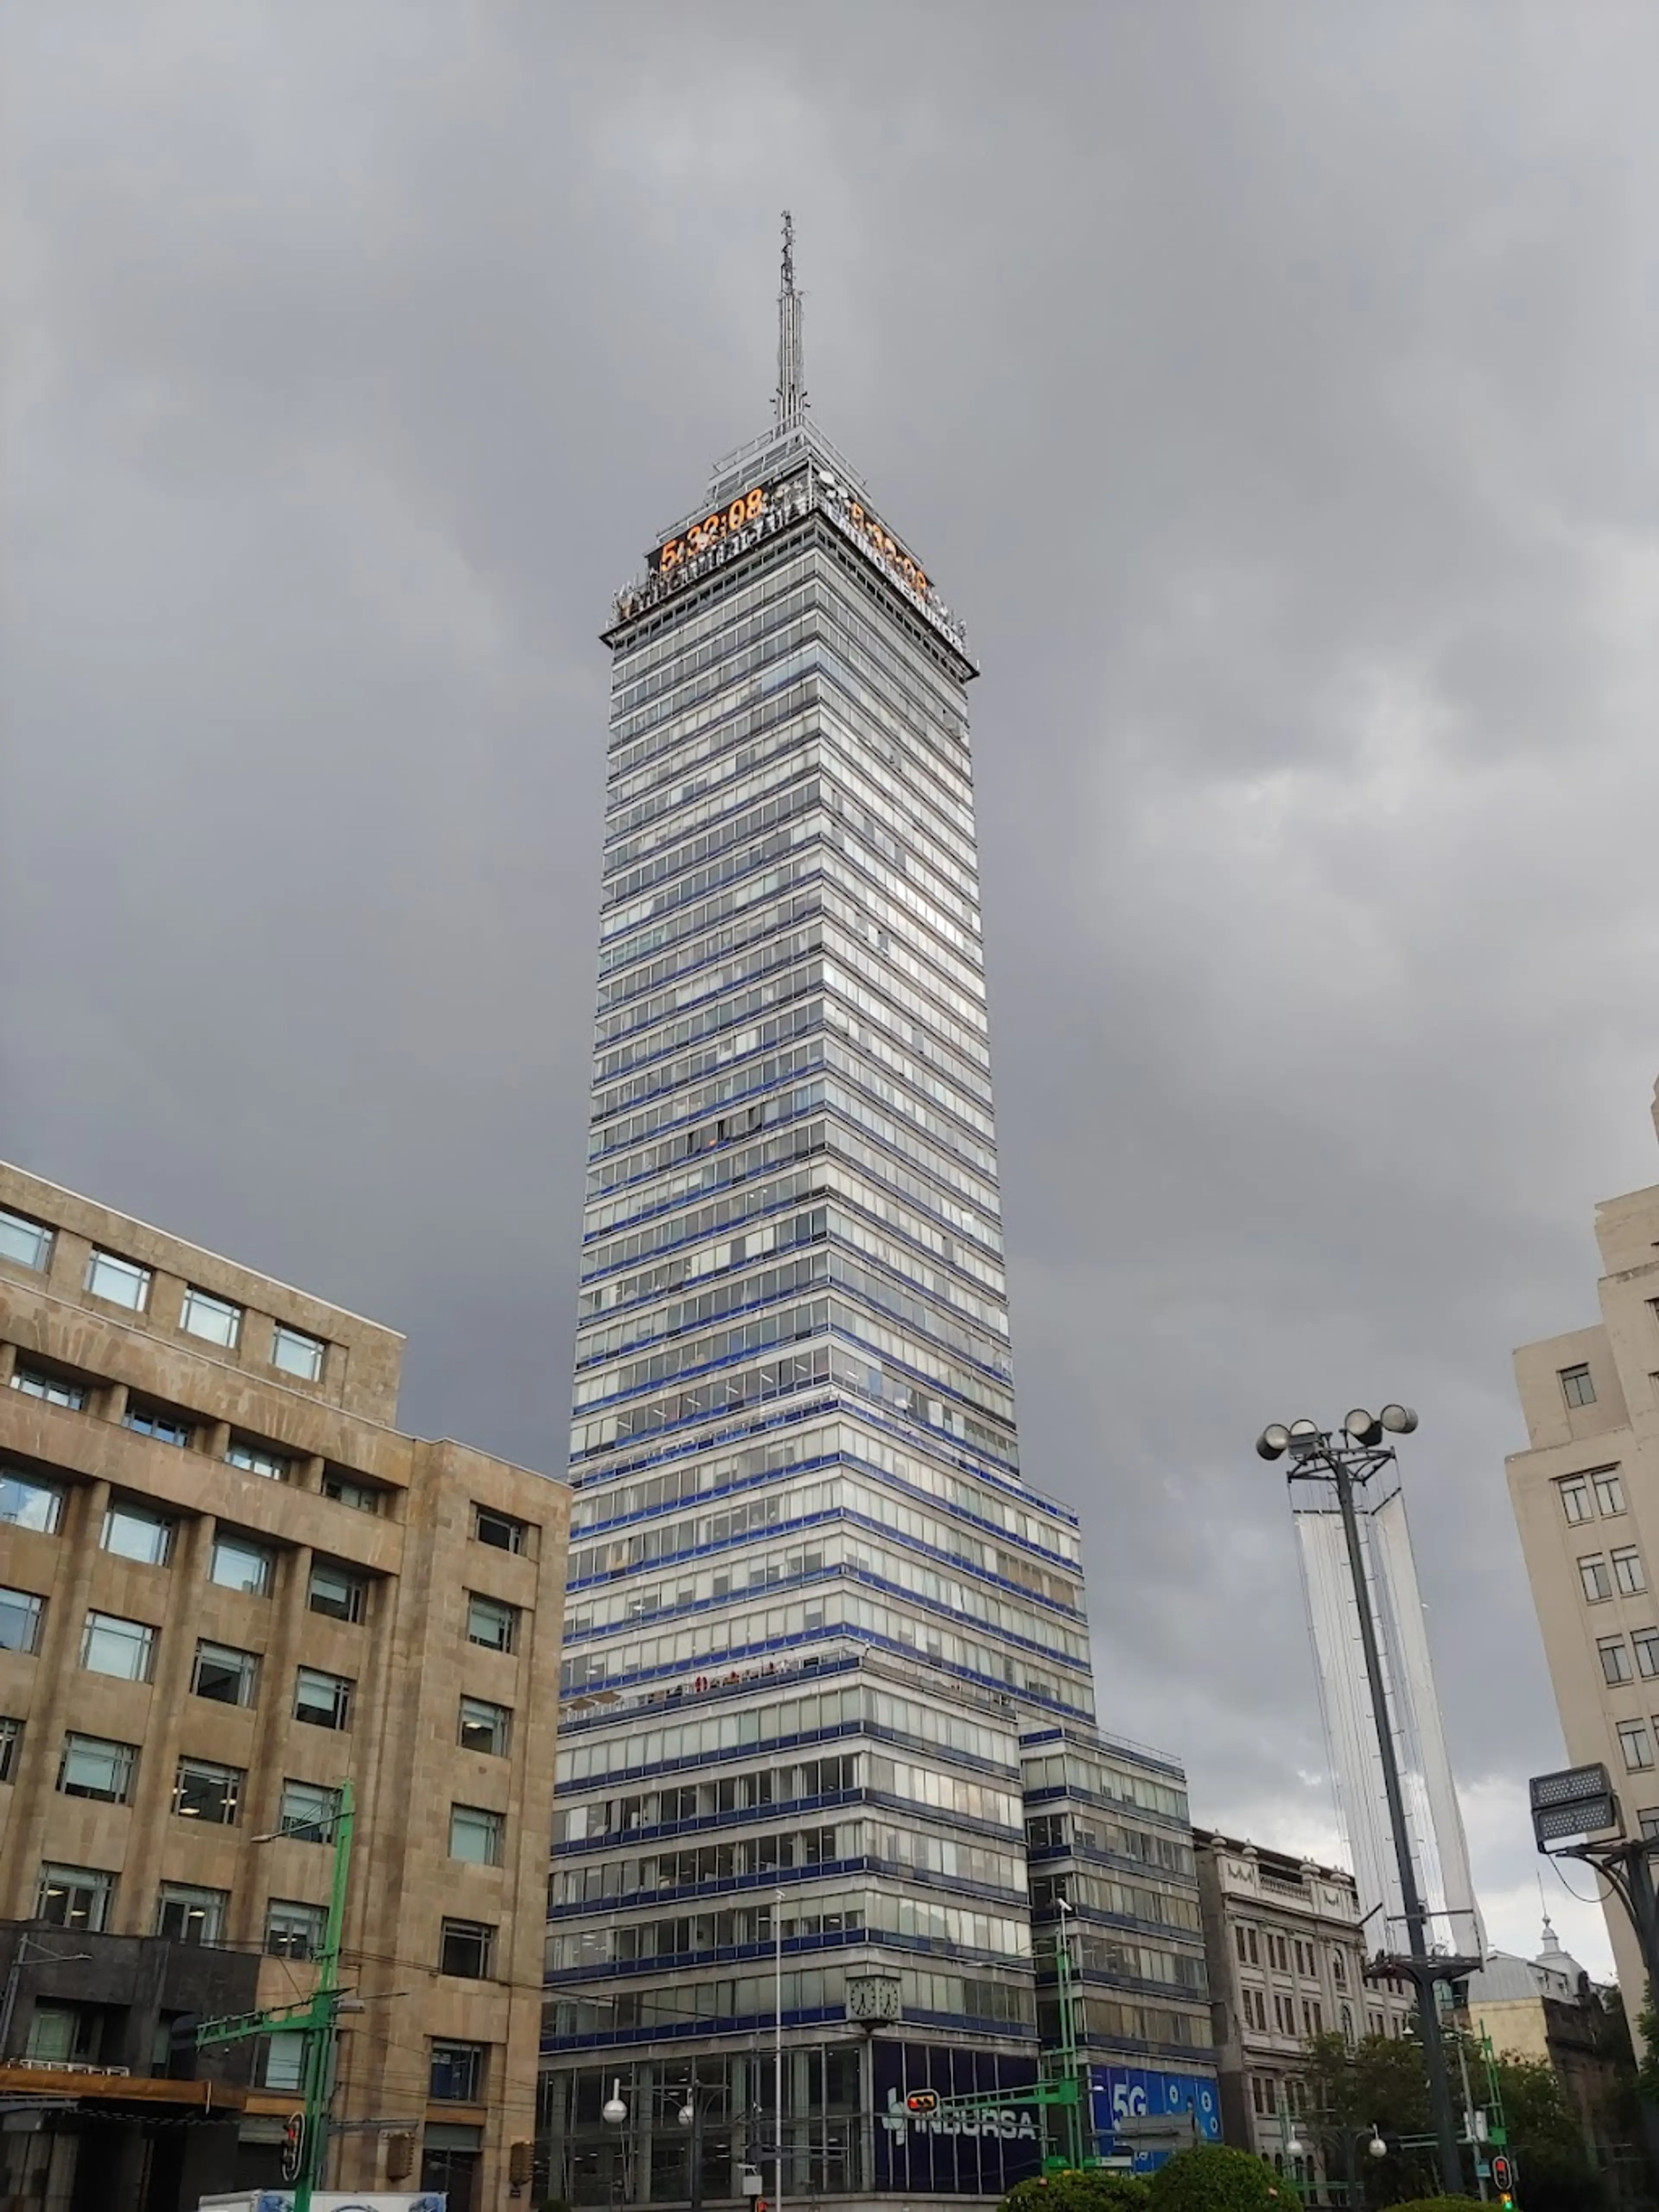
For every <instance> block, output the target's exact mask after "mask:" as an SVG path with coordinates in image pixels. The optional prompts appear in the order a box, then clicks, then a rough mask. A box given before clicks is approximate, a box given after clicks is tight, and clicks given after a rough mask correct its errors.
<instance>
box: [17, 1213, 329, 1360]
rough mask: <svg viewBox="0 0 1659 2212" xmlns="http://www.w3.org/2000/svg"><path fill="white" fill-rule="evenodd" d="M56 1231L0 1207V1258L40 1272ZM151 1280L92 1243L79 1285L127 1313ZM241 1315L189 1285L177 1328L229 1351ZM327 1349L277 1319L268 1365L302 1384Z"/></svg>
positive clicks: (140, 1306)
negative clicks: (299, 1380) (123, 1307)
mask: <svg viewBox="0 0 1659 2212" xmlns="http://www.w3.org/2000/svg"><path fill="white" fill-rule="evenodd" d="M56 1234H57V1233H56V1231H53V1230H52V1229H49V1228H48V1227H47V1226H46V1224H45V1223H44V1222H41V1221H32V1220H30V1219H29V1218H27V1215H25V1214H21V1213H14V1212H11V1211H10V1210H9V1208H7V1207H4V1206H0V1259H6V1260H11V1261H15V1262H16V1264H17V1265H18V1266H19V1267H30V1268H33V1270H34V1271H35V1272H36V1273H40V1274H44V1273H45V1272H46V1268H47V1267H48V1266H49V1265H50V1263H51V1261H52V1245H53V1243H55V1242H56ZM154 1281H155V1274H154V1271H153V1270H152V1269H150V1268H149V1267H141V1266H140V1265H139V1263H138V1262H137V1261H136V1260H124V1259H122V1258H121V1256H120V1255H119V1254H118V1253H115V1252H106V1251H103V1250H102V1249H100V1248H99V1247H98V1246H96V1245H94V1248H93V1249H92V1252H91V1254H90V1255H89V1256H88V1261H87V1268H86V1273H85V1276H84V1277H83V1278H82V1285H83V1287H84V1288H85V1289H86V1290H88V1291H90V1292H91V1293H92V1295H93V1297H98V1298H103V1299H105V1300H106V1302H107V1303H108V1304H111V1305H117V1306H125V1308H126V1310H128V1312H129V1313H143V1310H144V1309H145V1308H146V1307H147V1306H148V1305H149V1294H150V1288H151V1285H152V1284H153V1283H154ZM245 1319H246V1310H245V1309H244V1308H243V1307H241V1306H239V1305H237V1304H234V1301H233V1300H231V1299H229V1298H221V1297H215V1296H214V1294H213V1293H212V1292H211V1291H204V1290H200V1289H198V1288H197V1285H195V1284H193V1283H191V1284H190V1285H187V1286H186V1288H185V1299H184V1307H183V1310H182V1311H181V1313H180V1314H179V1327H180V1328H182V1329H184V1330H185V1331H186V1332H187V1333H188V1334H190V1335H191V1336H199V1337H201V1338H202V1339H203V1340H204V1342H206V1343H208V1344H216V1345H218V1346H221V1347H222V1349H224V1350H226V1351H234V1349H235V1347H236V1345H237V1344H238V1342H239V1341H240V1338H241V1334H242V1322H243V1321H244V1320H245ZM327 1350H328V1346H327V1345H326V1344H325V1343H324V1341H323V1340H322V1339H321V1338H320V1337H315V1336H310V1335H307V1333H306V1331H305V1330H304V1329H301V1328H289V1325H288V1324H287V1323H286V1322H276V1326H275V1329H274V1332H273V1334H272V1337H271V1346H270V1364H271V1365H272V1366H273V1367H275V1368H276V1369H278V1370H280V1371H281V1372H282V1373H283V1374H284V1375H297V1376H299V1377H300V1378H301V1381H302V1382H306V1383H316V1382H319V1381H320V1380H321V1378H322V1372H323V1358H324V1355H325V1352H327Z"/></svg>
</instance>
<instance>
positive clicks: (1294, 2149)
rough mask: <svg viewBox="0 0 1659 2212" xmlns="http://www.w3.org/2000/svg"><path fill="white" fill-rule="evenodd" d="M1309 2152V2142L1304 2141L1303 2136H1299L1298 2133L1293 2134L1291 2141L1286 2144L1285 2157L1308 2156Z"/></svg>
mask: <svg viewBox="0 0 1659 2212" xmlns="http://www.w3.org/2000/svg"><path fill="white" fill-rule="evenodd" d="M1307 2154H1308V2146H1307V2144H1306V2143H1304V2142H1303V2140H1302V2138H1301V2136H1298V2135H1293V2136H1291V2139H1290V2141H1289V2142H1287V2143H1286V2144H1285V2157H1286V2158H1305V2157H1306V2156H1307Z"/></svg>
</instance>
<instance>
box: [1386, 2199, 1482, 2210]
mask: <svg viewBox="0 0 1659 2212" xmlns="http://www.w3.org/2000/svg"><path fill="white" fill-rule="evenodd" d="M1478 2203H1480V2198H1479V2197H1408V2198H1407V2201H1406V2202H1405V2203H1403V2204H1391V2205H1390V2206H1389V2212H1446V2209H1447V2207H1448V2206H1449V2205H1462V2204H1478Z"/></svg>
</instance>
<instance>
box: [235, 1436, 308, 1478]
mask: <svg viewBox="0 0 1659 2212" xmlns="http://www.w3.org/2000/svg"><path fill="white" fill-rule="evenodd" d="M225 1465H226V1466H227V1467H240V1468H242V1469H243V1470H244V1471H245V1472H246V1474H263V1475H264V1476H265V1477H266V1478H267V1479H268V1480H270V1481H271V1482H287V1481H289V1480H291V1478H292V1476H293V1473H294V1462H293V1461H292V1460H291V1459H288V1458H286V1457H285V1456H284V1455H283V1453H281V1452H274V1451H266V1450H265V1449H264V1446H263V1445H260V1444H244V1443H233V1444H232V1445H231V1446H230V1448H229V1449H228V1451H227V1452H226V1454H225Z"/></svg>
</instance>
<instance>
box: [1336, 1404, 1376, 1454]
mask: <svg viewBox="0 0 1659 2212" xmlns="http://www.w3.org/2000/svg"><path fill="white" fill-rule="evenodd" d="M1342 1433H1343V1435H1344V1436H1345V1437H1347V1438H1348V1440H1349V1442H1350V1443H1356V1444H1365V1445H1370V1444H1375V1443H1381V1442H1382V1440H1383V1424H1382V1422H1381V1421H1380V1420H1379V1419H1377V1417H1376V1414H1375V1413H1367V1412H1366V1410H1365V1408H1364V1407H1363V1406H1356V1407H1354V1408H1353V1410H1352V1413H1349V1414H1348V1415H1347V1416H1346V1418H1345V1419H1344V1420H1343V1423H1342Z"/></svg>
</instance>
